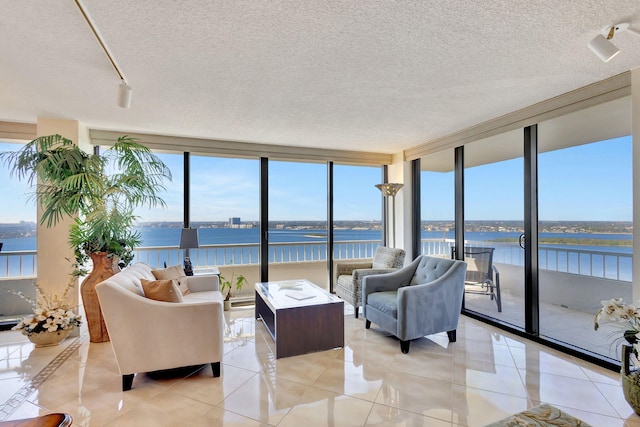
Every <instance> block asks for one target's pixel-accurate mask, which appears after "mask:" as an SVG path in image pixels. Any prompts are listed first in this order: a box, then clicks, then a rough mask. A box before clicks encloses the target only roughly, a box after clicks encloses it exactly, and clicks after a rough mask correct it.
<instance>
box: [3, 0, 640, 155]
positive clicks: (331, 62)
mask: <svg viewBox="0 0 640 427" xmlns="http://www.w3.org/2000/svg"><path fill="white" fill-rule="evenodd" d="M82 4H83V5H84V6H85V8H86V10H87V12H88V14H89V16H90V17H91V19H92V20H93V21H94V23H95V25H96V26H97V28H98V30H99V31H100V33H101V34H102V36H103V38H104V40H105V41H106V44H107V45H108V47H109V49H110V50H111V52H112V53H113V55H114V57H115V59H116V61H117V63H118V65H119V66H120V68H121V69H122V72H123V74H124V75H125V77H126V79H127V80H128V82H129V84H130V85H131V86H132V87H133V101H132V106H131V109H128V110H127V109H122V108H120V107H118V106H117V105H116V96H117V88H118V85H119V83H120V82H119V79H118V76H117V74H116V73H115V71H114V70H113V68H112V67H111V65H110V63H109V62H108V60H107V58H106V56H105V54H104V53H103V52H102V50H101V48H100V46H99V45H98V43H97V41H96V40H95V38H94V36H93V34H92V33H91V30H90V29H89V27H88V25H87V24H86V22H85V21H84V20H83V18H82V15H81V14H80V11H79V10H78V8H77V6H76V4H75V2H74V1H73V0H64V1H63V0H58V1H51V0H32V1H13V0H0V5H1V6H2V17H1V18H0V23H1V25H0V40H1V42H0V94H1V96H0V120H5V121H18V122H35V121H36V118H37V117H48V118H62V119H75V120H79V121H81V122H82V123H84V124H85V125H86V126H88V127H90V128H94V129H109V130H117V131H126V132H140V133H154V134H164V135H178V136H190V137H198V138H210V139H222V140H230V141H246V142H260V143H269V144H282V145H295V146H311V147H322V148H336V149H349V150H365V151H377V152H383V153H397V152H399V151H401V150H403V149H406V148H410V147H413V146H416V145H418V144H422V143H424V142H427V141H429V140H431V139H435V138H438V137H442V136H444V135H447V134H449V133H452V132H455V131H458V130H460V129H463V128H466V127H469V126H472V125H475V124H478V123H481V122H483V121H486V120H489V119H492V118H495V117H498V116H501V115H503V114H506V113H509V112H511V111H514V110H516V109H519V108H522V107H526V106H528V105H531V104H534V103H536V102H539V101H542V100H545V99H548V98H551V97H554V96H557V95H559V94H562V93H564V92H568V91H571V90H573V89H577V88H579V87H582V86H585V85H587V84H589V83H593V82H596V81H599V80H602V79H605V78H607V77H610V76H613V75H616V74H619V73H621V72H624V71H627V70H629V69H632V68H636V67H638V66H640V36H638V35H635V34H632V33H629V32H625V33H622V34H619V35H617V36H616V38H615V39H614V40H613V41H614V43H615V44H616V45H617V46H618V47H619V48H620V49H621V50H622V52H621V53H620V54H619V55H618V56H617V57H615V58H614V59H613V60H612V61H610V62H609V63H607V64H605V63H603V62H601V61H600V60H599V59H598V58H597V57H596V56H595V55H594V54H593V53H592V52H591V51H589V49H587V46H586V45H587V42H588V41H589V40H590V39H591V38H593V37H594V36H595V35H596V34H597V33H598V32H599V31H600V29H601V28H603V27H605V26H606V25H609V24H611V23H616V22H631V23H632V27H633V28H635V29H637V30H640V7H639V5H640V4H639V3H638V0H629V1H626V0H616V1H602V0H570V1H557V0H554V1H547V0H544V1H536V0H533V1H532V0H502V1H496V0H487V1H475V0H474V1H446V2H444V1H431V0H416V1H408V0H405V1H402V0H399V1H390V0H368V1H360V0H352V1H332V0H323V1H317V0H296V1H293V0H292V1H285V0H269V1H267V0H263V1H261V0H249V1H242V0H227V1H212V0H200V1H197V0H188V1H166V0H165V1H159V0H136V1H135V2H131V1H125V0H102V1H97V0H93V1H88V0H84V1H83V2H82Z"/></svg>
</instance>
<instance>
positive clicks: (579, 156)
mask: <svg viewBox="0 0 640 427" xmlns="http://www.w3.org/2000/svg"><path fill="white" fill-rule="evenodd" d="M17 147H19V145H17V144H2V143H0V151H5V150H7V149H10V150H13V149H16V148H17ZM160 157H161V158H162V160H163V161H164V162H165V163H166V164H167V165H168V166H169V167H170V168H171V170H172V171H173V175H174V179H173V182H171V183H168V184H167V191H166V192H165V193H164V194H163V198H164V199H165V201H166V202H167V205H168V206H167V209H164V210H162V209H159V208H156V209H153V210H147V209H141V210H139V211H138V214H139V215H140V216H141V220H143V221H164V220H167V221H182V218H183V215H182V194H183V185H182V182H183V179H184V177H183V174H182V162H183V158H182V155H174V154H162V155H161V156H160ZM191 168H192V173H193V175H192V180H191V193H192V198H193V202H192V206H191V218H192V221H207V220H208V221H226V220H227V219H228V218H229V217H232V216H234V217H240V218H242V219H243V220H257V218H258V204H259V200H258V198H259V185H260V184H259V162H258V160H251V159H249V160H247V159H230V158H218V157H205V156H195V155H193V156H192V157H191ZM522 168H523V161H522V159H514V160H507V161H502V162H497V163H493V164H489V165H483V166H477V167H474V168H469V169H467V170H466V171H465V187H466V188H465V192H466V201H465V204H466V205H465V214H466V219H468V220H490V219H502V220H522V210H523V180H522V173H523V172H522ZM326 170H327V167H326V165H325V164H313V163H295V162H278V161H274V162H271V163H270V165H269V173H270V178H269V206H270V211H269V216H270V218H271V219H273V220H325V219H326V206H327V205H326V188H327V182H326V181H327V179H326ZM422 176H423V180H422V204H421V210H422V219H424V220H452V219H453V173H452V172H450V173H431V172H423V175H422ZM539 176H540V189H539V197H540V202H539V204H540V219H541V220H612V221H630V220H631V217H632V200H631V196H632V192H631V191H632V178H631V137H624V138H618V139H615V140H611V141H606V142H600V143H594V144H588V145H582V146H578V147H572V148H567V149H563V150H558V151H553V152H548V153H542V154H541V155H540V157H539ZM334 182H335V184H336V185H335V187H336V191H335V199H334V209H335V210H334V219H335V220H379V219H380V216H381V214H380V199H381V197H380V192H379V191H378V189H377V188H375V187H374V185H375V184H377V183H379V182H381V171H380V168H379V167H355V166H342V165H336V166H335V167H334ZM27 191H28V188H27V186H26V184H25V183H22V182H19V181H17V180H16V179H11V180H10V179H9V177H8V171H7V170H6V167H4V166H2V167H0V198H1V199H0V200H5V201H11V203H10V205H9V207H8V208H5V209H2V211H1V212H0V222H3V223H6V222H18V221H20V220H27V221H35V206H34V205H33V203H32V202H28V200H27V196H26V195H25V193H26V192H27Z"/></svg>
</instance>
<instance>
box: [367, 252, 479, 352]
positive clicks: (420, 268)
mask: <svg viewBox="0 0 640 427" xmlns="http://www.w3.org/2000/svg"><path fill="white" fill-rule="evenodd" d="M466 271H467V264H466V263H464V262H463V261H457V260H451V259H445V258H434V257H429V256H424V255H422V256H419V257H418V258H416V259H415V260H414V261H413V262H411V264H409V265H407V266H406V267H404V268H403V269H401V270H398V271H395V272H393V273H388V274H382V275H378V276H367V277H365V278H364V281H363V286H362V306H363V309H364V317H365V319H366V326H365V327H366V328H367V329H369V328H370V327H371V322H373V323H375V324H377V325H379V326H380V327H381V328H382V329H384V330H386V331H388V332H391V333H392V334H393V335H395V336H396V337H398V338H399V339H400V349H401V350H402V352H403V353H408V352H409V344H410V340H413V339H416V338H420V337H423V336H425V335H430V334H436V333H438V332H446V333H447V335H448V336H449V341H451V342H454V341H455V340H456V329H457V327H458V319H459V317H460V310H461V309H462V296H463V295H464V280H465V274H466Z"/></svg>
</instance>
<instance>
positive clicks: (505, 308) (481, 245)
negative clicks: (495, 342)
mask: <svg viewBox="0 0 640 427" xmlns="http://www.w3.org/2000/svg"><path fill="white" fill-rule="evenodd" d="M523 175H524V159H523V137H522V131H521V130H518V131H512V132H506V133H503V134H499V135H496V136H493V137H490V138H486V139H482V140H478V141H474V142H472V143H469V144H466V145H465V146H464V218H465V223H464V239H465V245H464V259H465V260H466V261H467V283H468V284H467V286H466V289H465V308H466V309H467V310H470V311H474V312H477V313H480V314H483V315H486V316H489V317H494V318H498V319H500V320H501V321H503V322H507V323H510V324H513V325H516V326H519V327H524V324H525V322H524V304H523V294H524V249H523V248H522V247H521V235H522V234H523V232H524V178H523ZM456 250H457V248H456Z"/></svg>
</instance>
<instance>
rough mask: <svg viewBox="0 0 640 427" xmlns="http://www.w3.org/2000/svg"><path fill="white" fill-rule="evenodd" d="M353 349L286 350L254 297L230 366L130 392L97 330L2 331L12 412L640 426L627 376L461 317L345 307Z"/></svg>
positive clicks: (1, 411) (116, 421) (158, 380)
mask: <svg viewBox="0 0 640 427" xmlns="http://www.w3.org/2000/svg"><path fill="white" fill-rule="evenodd" d="M345 311H346V313H345V347H344V349H335V350H331V351H325V352H321V353H314V354H308V355H304V356H297V357H291V358H285V359H278V360H276V359H275V355H274V353H273V341H272V339H271V336H270V335H269V334H268V332H266V329H265V327H264V325H262V324H261V323H260V322H257V323H256V321H255V320H254V319H253V308H234V309H232V310H231V311H230V312H227V313H226V314H225V315H226V320H227V327H226V339H225V355H224V360H223V368H222V376H221V377H220V378H213V377H212V373H211V367H210V365H207V366H204V367H200V368H192V369H183V370H179V371H176V372H172V373H171V374H165V375H149V374H139V375H137V376H136V378H135V380H134V383H133V389H132V390H131V391H128V392H124V393H123V392H122V391H121V389H120V387H121V377H120V375H119V374H118V370H117V367H116V363H115V360H114V357H113V354H112V351H111V346H110V344H109V343H100V344H96V343H89V341H88V339H87V331H86V329H85V328H82V329H81V335H80V337H78V338H68V339H67V340H65V341H64V342H63V343H62V344H61V345H59V346H57V347H49V348H37V349H36V348H34V347H33V345H32V344H30V343H29V342H28V341H27V339H26V337H24V336H22V335H20V334H19V333H17V332H12V331H6V332H0V403H1V405H0V420H8V419H19V418H25V417H31V416H38V415H43V414H46V413H49V412H67V413H70V414H71V415H72V416H73V418H74V426H89V425H91V426H164V425H167V426H268V425H270V426H282V427H288V426H304V427H313V426H323V427H324V426H418V425H420V426H483V425H486V424H488V423H491V422H493V421H496V420H499V419H501V418H504V417H506V416H508V415H510V414H513V413H516V412H519V411H522V410H525V409H527V408H530V407H532V406H535V405H538V404H539V403H542V402H546V403H550V404H552V405H554V406H556V407H558V408H560V409H563V410H565V411H566V412H568V413H570V414H572V415H574V416H576V417H578V418H581V419H582V420H584V421H586V422H588V423H589V424H591V425H593V426H604V427H617V426H620V427H622V426H627V427H640V417H638V416H637V415H635V414H634V413H633V411H632V410H631V408H630V407H629V406H628V405H627V403H626V402H625V401H624V397H623V395H622V390H621V387H620V383H619V378H618V374H617V373H615V372H611V371H607V370H605V369H602V368H599V367H597V366H595V365H592V364H589V363H586V362H583V361H580V360H578V359H575V358H572V357H569V356H566V355H564V354H562V353H559V352H556V351H554V350H551V349H549V348H546V347H544V346H541V345H539V344H536V343H533V342H530V341H528V340H526V339H522V338H519V337H517V336H514V335H511V334H509V333H506V332H504V331H500V330H498V329H495V328H492V327H490V326H486V325H484V324H482V323H480V322H478V321H475V320H473V319H470V318H468V317H465V316H462V317H461V321H460V325H459V329H458V341H457V342H456V343H448V341H447V337H446V334H438V335H434V336H430V337H428V338H423V339H420V340H416V341H413V342H412V344H411V351H410V352H409V354H406V355H405V354H402V353H401V352H400V346H399V343H398V341H397V340H396V339H395V338H393V337H391V336H389V335H388V334H385V333H382V332H381V331H380V330H378V329H377V328H376V325H375V324H374V325H372V328H371V329H370V330H366V329H365V328H364V321H363V320H362V318H360V319H354V317H353V309H352V308H351V307H349V306H348V307H347V308H346V309H345Z"/></svg>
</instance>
